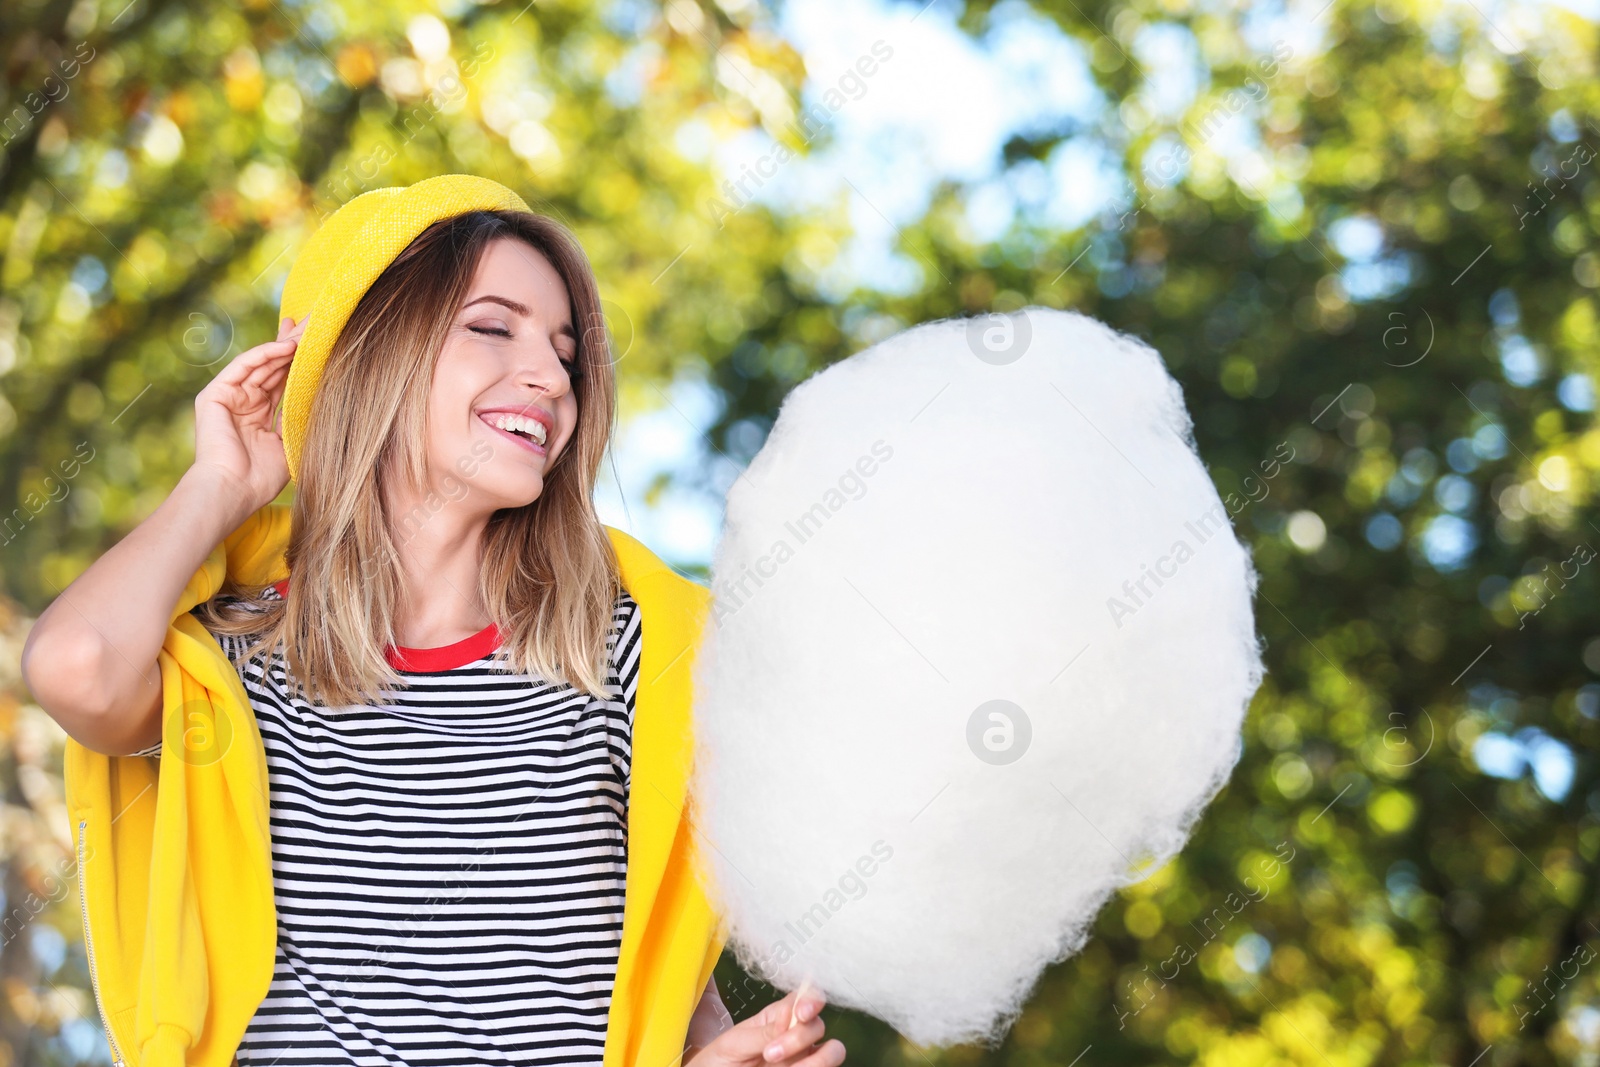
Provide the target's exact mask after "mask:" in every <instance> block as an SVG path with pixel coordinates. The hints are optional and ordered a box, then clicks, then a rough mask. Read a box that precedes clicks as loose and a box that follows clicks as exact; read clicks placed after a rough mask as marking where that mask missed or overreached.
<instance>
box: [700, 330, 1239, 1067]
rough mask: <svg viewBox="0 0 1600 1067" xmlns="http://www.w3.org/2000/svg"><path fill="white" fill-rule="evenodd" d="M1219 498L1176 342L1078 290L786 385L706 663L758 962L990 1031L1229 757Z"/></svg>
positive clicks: (748, 929) (718, 599) (735, 500)
mask: <svg viewBox="0 0 1600 1067" xmlns="http://www.w3.org/2000/svg"><path fill="white" fill-rule="evenodd" d="M1231 519H1232V516H1231V514H1230V512H1229V509H1228V507H1226V506H1225V505H1224V504H1223V502H1222V501H1221V500H1220V499H1219V497H1218V494H1217V492H1216V490H1215V488H1213V486H1212V482H1211V479H1210V477H1209V476H1208V475H1207V473H1206V470H1205V467H1204V466H1203V465H1202V463H1201V461H1200V459H1199V457H1198V455H1197V453H1196V450H1195V446H1194V438H1193V429H1192V423H1191V421H1190V418H1189V415H1188V412H1187V411H1186V409H1185V407H1184V403H1183V396H1182V391H1181V389H1180V388H1179V386H1178V384H1177V383H1176V382H1175V381H1174V380H1173V379H1172V377H1171V376H1170V375H1169V374H1168V373H1167V371H1166V369H1165V367H1164V366H1163V365H1162V362H1161V358H1160V356H1159V355H1158V354H1157V353H1156V352H1155V351H1154V350H1152V349H1151V348H1149V347H1148V346H1146V345H1145V344H1143V343H1142V342H1140V341H1139V340H1137V339H1135V338H1133V337H1129V336H1126V335H1122V334H1119V333H1117V332H1115V331H1113V330H1111V329H1110V328H1108V327H1107V326H1105V325H1103V324H1102V323H1099V322H1097V321H1095V320H1093V319H1090V318H1087V317H1084V316H1082V315H1077V314H1072V313H1069V312H1063V311H1056V310H1051V309H1046V308H1038V307H1029V308H1025V309H1022V310H1020V311H1016V312H1012V313H1010V314H1009V315H1004V316H1002V315H988V316H980V317H977V318H973V319H949V320H941V321H937V322H930V323H926V324H924V325H921V326H917V327H915V328H912V329H910V330H907V331H905V332H903V333H900V334H898V335H896V336H894V337H891V338H889V339H888V340H885V341H882V342H880V343H878V344H876V345H874V346H872V347H871V348H869V349H867V350H865V351H863V352H861V353H858V354H857V355H854V356H852V357H850V358H849V359H846V360H844V361H842V362H840V363H837V364H835V365H833V366H831V367H829V368H827V369H826V370H823V371H821V372H819V373H818V374H816V375H814V376H812V377H811V378H809V379H808V380H806V381H805V382H803V383H801V384H800V385H799V386H797V387H796V388H795V389H794V390H793V391H792V392H791V393H790V394H789V395H788V397H787V398H786V399H785V400H784V403H783V405H782V408H781V410H780V411H779V413H778V418H777V420H776V422H775V424H774V425H773V428H772V431H771V433H770V435H769V436H768V439H767V441H766V443H765V445H764V446H763V447H762V448H761V450H760V452H759V453H758V454H757V456H756V457H755V459H754V460H753V461H752V462H751V464H750V466H749V469H748V470H747V471H746V472H745V473H744V474H743V475H741V476H740V477H739V478H738V479H737V481H736V482H735V483H734V485H733V487H732V488H731V489H730V491H729V493H728V499H727V514H726V519H725V525H724V530H723V533H722V538H721V541H720V542H719V545H718V547H717V550H716V553H715V558H714V561H713V565H712V568H711V587H712V591H713V610H712V616H711V619H710V621H709V623H708V627H707V634H706V639H705V641H704V642H703V644H702V645H701V648H700V651H699V654H698V657H697V660H696V663H695V669H694V678H695V687H696V697H695V746H696V747H695V754H694V755H695V762H694V768H693V773H692V777H691V783H690V788H691V794H692V797H693V802H694V804H695V805H696V810H697V818H698V826H699V830H700V836H699V848H700V850H701V854H702V858H703V866H704V868H705V872H706V874H705V879H706V883H707V889H708V892H709V893H710V895H711V897H712V900H713V901H714V903H715V904H716V906H717V907H719V908H720V909H721V911H722V913H723V914H724V915H725V916H726V918H727V920H728V923H729V929H730V941H729V945H730V947H731V949H732V950H733V951H734V953H735V955H736V956H737V959H738V961H739V963H740V965H741V966H742V967H743V968H744V969H745V970H746V971H747V972H748V973H750V974H753V975H755V976H756V977H759V978H761V979H764V980H766V981H768V982H771V983H772V984H773V985H775V986H777V987H778V988H780V989H784V990H788V989H793V988H795V987H796V986H798V985H799V984H800V983H801V982H802V980H806V979H809V980H810V981H811V982H812V984H813V985H814V986H815V987H817V988H820V989H821V990H823V991H824V992H825V993H826V995H827V999H828V1002H829V1003H830V1004H833V1005H836V1006H844V1007H850V1008H854V1009H857V1010H860V1011H863V1012H868V1013H870V1014H873V1015H876V1016H878V1017H879V1018H881V1019H883V1020H885V1021H886V1022H888V1023H889V1024H891V1025H892V1026H894V1027H895V1028H896V1029H897V1030H899V1031H900V1032H901V1033H902V1034H903V1035H905V1037H907V1038H908V1039H910V1040H911V1041H913V1042H915V1043H917V1044H920V1045H924V1046H943V1045H951V1044H958V1043H969V1042H978V1043H983V1044H989V1045H993V1044H995V1043H997V1042H998V1041H999V1040H1000V1038H1001V1037H1003V1036H1004V1033H1005V1031H1006V1030H1007V1029H1008V1028H1009V1027H1010V1025H1011V1024H1012V1022H1014V1021H1015V1018H1016V1016H1017V1015H1018V1014H1019V1013H1020V1011H1021V1009H1022V1006H1023V1004H1024V1002H1025V1000H1026V998H1027V996H1028V994H1029V992H1030V991H1031V989H1032V988H1033V986H1034V985H1035V983H1036V981H1037V979H1038V978H1039V975H1040V973H1041V972H1042V971H1043V969H1044V968H1045V967H1046V966H1047V965H1049V964H1050V963H1052V962H1055V961H1057V960H1060V959H1062V958H1064V957H1066V956H1068V955H1070V954H1072V953H1073V952H1076V951H1077V950H1078V949H1079V948H1080V947H1082V945H1083V944H1084V942H1085V940H1086V939H1087V937H1088V935H1089V930H1090V926H1091V923H1092V922H1093V919H1094V917H1095V914H1096V913H1097V912H1098V911H1099V909H1100V908H1101V906H1102V905H1103V904H1104V903H1105V901H1106V900H1107V898H1108V897H1109V896H1110V895H1111V893H1112V892H1114V891H1115V890H1116V889H1117V888H1119V887H1120V886H1123V885H1126V884H1129V883H1130V882H1133V881H1137V880H1139V879H1141V878H1143V877H1147V876H1148V875H1149V874H1150V873H1152V872H1153V871H1154V870H1155V869H1157V867H1159V865H1160V864H1161V863H1162V862H1164V861H1165V860H1166V859H1168V858H1170V857H1171V856H1172V855H1174V854H1175V853H1176V852H1177V851H1178V850H1179V849H1181V848H1182V846H1183V844H1184V841H1185V840H1186V839H1187V837H1188V835H1189V832H1190V830H1191V828H1192V826H1193V824H1194V822H1195V820H1196V819H1197V818H1198V816H1199V815H1200V814H1201V812H1202V810H1203V809H1204V807H1205V805H1206V804H1207V803H1208V802H1209V801H1210V800H1211V798H1212V797H1213V796H1214V795H1215V794H1216V792H1217V791H1218V790H1219V789H1220V788H1221V787H1222V785H1223V784H1224V783H1225V782H1226V781H1227V778H1228V776H1229V774H1230V772H1231V771H1232V768H1233V767H1234V765H1235V763H1236V762H1237V760H1238V757H1239V751H1240V726H1241V720H1242V718H1243V715H1244V712H1245V708H1246V705H1247V704H1248V702H1249V700H1250V698H1251V696H1252V694H1253V693H1254V692H1255V690H1256V688H1257V687H1258V686H1259V684H1260V682H1261V677H1262V665H1261V658H1260V646H1259V642H1258V640H1257V637H1256V633H1255V622H1254V616H1253V611H1252V603H1251V602H1252V595H1253V593H1254V591H1255V587H1256V581H1257V576H1256V573H1255V570H1254V568H1253V567H1252V565H1251V561H1250V558H1249V554H1248V551H1247V549H1246V548H1245V547H1244V546H1243V545H1242V544H1241V543H1240V541H1239V540H1238V538H1237V536H1236V535H1235V533H1234V529H1233V525H1232V521H1231Z"/></svg>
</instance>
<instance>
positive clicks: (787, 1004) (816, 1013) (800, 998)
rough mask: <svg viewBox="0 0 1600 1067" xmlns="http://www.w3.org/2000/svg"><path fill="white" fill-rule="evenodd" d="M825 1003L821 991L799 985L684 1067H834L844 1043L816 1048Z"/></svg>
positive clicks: (727, 1032)
mask: <svg viewBox="0 0 1600 1067" xmlns="http://www.w3.org/2000/svg"><path fill="white" fill-rule="evenodd" d="M825 1003H826V1000H825V999H824V997H823V995H822V994H821V993H819V992H817V991H816V990H815V989H813V988H810V987H809V986H807V985H802V986H801V987H800V988H799V989H796V990H794V991H793V992H791V993H790V994H789V995H788V996H786V997H784V998H783V999H782V1000H775V1001H773V1002H772V1003H771V1004H768V1005H767V1006H766V1007H765V1008H762V1009H761V1010H760V1011H759V1012H757V1013H756V1014H754V1015H752V1016H750V1018H748V1019H746V1020H745V1021H744V1022H742V1023H737V1024H735V1025H734V1026H733V1027H732V1028H731V1029H728V1030H724V1031H723V1032H722V1033H721V1034H718V1035H717V1037H716V1038H715V1039H714V1040H713V1041H712V1042H711V1043H710V1044H709V1045H707V1046H706V1047H705V1048H703V1049H701V1050H700V1051H699V1052H698V1053H696V1054H695V1055H694V1056H692V1057H691V1058H690V1059H688V1060H687V1061H685V1067H838V1065H839V1064H841V1063H843V1062H844V1042H842V1041H840V1040H839V1039H838V1038H833V1039H831V1040H829V1041H828V1042H827V1043H826V1044H821V1045H819V1044H818V1042H820V1041H822V1033H823V1029H824V1026H823V1022H822V1008H823V1005H824V1004H825ZM791 1019H792V1020H793V1022H794V1025H793V1026H790V1021H791Z"/></svg>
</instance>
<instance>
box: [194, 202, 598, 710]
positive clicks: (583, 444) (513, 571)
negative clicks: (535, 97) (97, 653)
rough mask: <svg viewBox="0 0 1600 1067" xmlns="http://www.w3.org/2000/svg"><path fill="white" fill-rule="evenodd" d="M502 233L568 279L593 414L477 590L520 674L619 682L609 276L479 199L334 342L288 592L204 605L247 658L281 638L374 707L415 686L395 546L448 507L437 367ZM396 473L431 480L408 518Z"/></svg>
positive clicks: (316, 698) (581, 396)
mask: <svg viewBox="0 0 1600 1067" xmlns="http://www.w3.org/2000/svg"><path fill="white" fill-rule="evenodd" d="M501 238H510V239H513V240H519V241H522V242H524V243H526V244H528V245H530V246H531V247H533V248H534V249H536V250H537V251H539V252H540V253H542V254H543V255H544V256H545V258H547V259H548V260H549V261H550V264H551V266H553V267H554V268H555V270H556V272H557V273H558V274H559V275H560V276H561V278H562V280H563V281H564V282H565V283H566V286H567V292H568V294H569V296H570V298H571V315H572V321H573V325H574V327H575V329H576V331H577V333H578V335H579V336H578V351H577V357H576V360H577V369H576V371H575V372H574V373H573V380H572V389H573V392H574V393H575V395H576V399H577V403H578V416H577V426H576V428H575V429H574V432H573V435H572V437H571V439H570V440H569V441H568V442H567V445H566V447H565V449H563V450H562V452H561V453H560V454H559V455H558V456H557V457H556V459H555V460H554V462H553V463H551V465H550V466H549V468H548V469H547V470H546V472H545V476H544V489H543V491H542V492H541V494H540V496H539V499H538V500H536V501H534V502H533V503H531V504H529V505H527V506H526V507H519V508H506V509H502V510H500V511H497V512H495V513H494V514H493V515H492V516H491V517H490V519H489V523H488V526H487V527H486V529H485V530H484V533H483V545H482V560H483V565H482V567H481V568H480V570H479V581H478V590H479V594H480V596H481V597H482V599H483V603H484V604H485V605H486V606H487V609H488V612H489V615H490V618H491V619H492V620H493V622H494V623H495V625H496V626H498V627H499V630H500V634H501V639H502V640H501V647H500V650H499V651H498V652H497V653H496V654H495V658H496V659H497V661H499V662H501V663H502V664H504V666H505V668H506V669H507V670H510V671H514V672H517V673H527V674H536V675H539V676H541V677H543V678H545V679H546V680H549V681H565V682H568V683H569V684H571V685H573V686H574V687H576V688H578V689H581V690H583V691H585V692H587V693H589V694H591V695H594V696H603V695H604V685H605V680H606V670H605V653H606V641H607V637H608V635H609V632H610V629H611V626H612V613H613V609H614V605H615V601H616V597H617V595H618V593H619V592H620V591H621V589H622V585H621V578H620V573H619V569H618V564H617V559H616V555H615V552H614V551H613V549H612V547H611V542H610V539H609V538H608V537H607V536H606V533H605V529H604V527H603V526H602V525H601V523H600V520H599V517H598V516H597V515H596V513H595V510H594V501H593V495H594V484H595V477H596V475H597V473H598V471H599V469H600V462H601V459H602V457H603V455H604V453H605V449H606V444H607V442H608V441H609V440H610V437H611V433H612V430H613V423H614V420H615V412H616V383H615V380H614V378H613V372H612V357H611V346H610V339H609V336H608V334H607V332H606V327H605V319H604V317H603V314H602V312H601V309H600V294H599V287H598V286H597V285H596V283H595V279H594V274H593V271H592V269H591V268H590V266H589V262H588V258H587V257H586V256H585V255H584V253H583V250H582V248H581V247H580V246H579V244H578V242H577V240H576V238H575V237H573V236H572V234H571V233H570V231H568V230H567V229H566V227H564V226H563V225H562V224H561V223H560V222H558V221H556V220H554V219H551V218H548V217H546V216H543V215H538V214H533V213H527V212H520V211H473V212H468V213H466V214H462V215H457V216H454V217H452V218H448V219H442V220H440V221H439V222H436V223H434V224H433V225H432V226H430V227H428V229H426V230H424V231H423V232H422V233H421V234H419V235H418V236H417V238H416V239H415V240H414V241H412V242H411V244H410V245H408V246H407V247H406V248H405V250H404V251H402V252H401V253H400V255H399V256H398V257H396V258H395V260H394V262H393V263H392V264H390V265H389V267H388V268H387V269H386V270H385V271H384V272H383V274H381V275H380V276H379V277H378V279H377V281H375V282H374V283H373V285H372V287H371V288H370V289H368V290H367V292H366V293H365V295H363V296H362V298H361V301H360V303H359V304H358V305H357V306H356V309H355V311H354V312H353V313H352V314H351V316H350V320H349V322H348V323H347V324H346V326H345V328H344V330H343V331H342V332H341V333H340V335H339V338H338V340H337V341H336V342H335V343H334V346H333V349H332V352H331V353H330V354H329V357H328V364H327V368H326V370H325V371H324V372H323V376H322V380H321V383H320V384H319V385H318V387H317V395H316V398H315V399H314V401H313V402H312V408H311V416H310V421H309V424H308V427H307V433H306V441H305V448H304V450H303V451H302V453H301V456H302V458H301V461H300V474H299V484H298V490H297V492H296V494H295V498H294V504H293V507H292V509H291V517H290V534H289V545H288V549H287V551H286V554H285V556H286V561H287V563H288V565H289V570H290V573H291V575H292V576H293V577H292V580H291V581H290V583H289V592H288V596H287V598H286V599H284V600H282V601H274V600H265V599H262V598H261V593H262V592H263V588H264V587H262V588H245V587H242V586H238V585H234V584H232V583H229V585H226V586H225V587H224V588H223V589H222V590H221V591H220V595H221V596H226V597H230V598H240V599H234V600H231V601H229V600H220V601H219V600H213V601H210V602H208V603H206V604H204V605H202V606H201V607H200V608H198V609H196V612H195V614H196V616H197V617H198V618H199V620H200V621H201V623H202V624H204V625H205V626H206V627H207V628H208V629H210V630H212V631H213V632H216V633H225V634H238V635H248V636H250V637H252V638H254V640H253V641H252V642H251V643H250V644H249V647H248V648H246V649H244V651H243V653H242V655H243V656H245V657H248V656H250V655H252V654H253V653H254V652H255V651H256V650H257V649H259V648H263V647H265V648H272V649H275V650H277V649H281V650H283V651H284V653H285V654H286V657H287V662H288V672H287V673H288V675H289V677H290V681H291V684H292V685H293V686H295V687H296V688H297V689H298V690H299V691H300V692H301V693H302V694H303V695H304V696H305V698H306V699H307V700H310V701H312V702H314V703H321V704H326V705H330V706H338V705H353V704H367V703H372V702H375V701H376V700H377V699H378V690H379V689H380V687H388V688H402V687H403V686H404V684H405V682H404V679H402V677H401V676H400V675H399V674H398V672H396V671H395V670H394V669H393V668H392V667H391V666H390V665H389V663H388V661H387V660H386V658H385V656H384V649H385V647H386V646H389V645H394V644H396V643H397V642H396V641H395V635H394V617H395V613H396V608H397V607H398V606H399V604H400V602H401V599H402V596H403V594H404V590H403V587H402V584H401V572H400V569H399V566H398V564H399V555H398V552H397V542H403V541H404V540H405V539H406V538H407V537H409V536H410V535H411V531H412V530H414V527H413V526H411V524H412V523H419V524H420V523H422V522H426V521H427V518H428V514H431V513H432V511H436V510H437V508H438V507H442V506H443V503H442V502H440V503H438V504H437V506H434V502H435V501H436V500H439V497H438V494H437V493H433V492H428V491H427V484H426V480H425V479H426V476H427V474H428V469H427V456H426V441H427V425H428V395H429V390H430V388H431V385H432V382H433V371H434V367H435V365H436V363H437V362H438V358H439V353H440V351H441V349H442V347H443V345H444V341H445V338H446V336H447V334H448V331H449V328H450V324H451V322H452V320H453V319H454V317H455V315H456V313H457V311H458V310H459V309H460V307H461V304H462V303H463V302H464V301H465V300H466V297H467V295H468V293H469V291H470V289H471V286H472V279H473V276H474V274H475V272H476V270H477V267H478V262H479V260H480V259H481V257H482V256H483V253H484V252H485V251H486V250H487V248H488V246H489V244H490V243H491V242H492V241H495V240H497V239H501ZM484 458H487V457H484ZM463 462H465V457H463ZM435 473H437V472H435ZM468 473H470V472H468ZM454 477H455V476H454V473H453V472H452V473H451V474H449V475H447V478H446V480H448V479H454ZM384 478H400V479H402V480H403V481H404V483H408V484H410V485H412V486H413V487H415V489H416V491H417V492H418V493H419V494H420V493H424V492H428V495H427V502H426V503H425V505H424V506H423V508H418V509H413V512H412V513H411V514H409V515H402V516H391V515H387V514H385V506H384V501H383V498H382V494H381V493H380V480H381V479H384ZM463 488H464V487H463ZM452 491H453V490H452ZM418 510H425V511H426V512H427V514H422V515H418V514H417V511H418ZM241 601H248V602H249V603H245V602H241Z"/></svg>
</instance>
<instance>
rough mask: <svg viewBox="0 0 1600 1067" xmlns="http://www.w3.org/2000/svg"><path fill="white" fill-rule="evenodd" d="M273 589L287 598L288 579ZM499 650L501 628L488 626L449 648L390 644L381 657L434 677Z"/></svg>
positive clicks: (408, 670)
mask: <svg viewBox="0 0 1600 1067" xmlns="http://www.w3.org/2000/svg"><path fill="white" fill-rule="evenodd" d="M273 588H274V589H276V590H277V591H278V595H279V596H281V597H285V598H287V597H288V595H289V579H287V578H285V579H283V581H281V582H275V583H274V584H273ZM499 647H500V628H499V627H498V626H496V625H495V624H494V623H492V622H491V623H490V624H489V625H488V626H485V627H484V628H483V629H481V630H479V631H478V632H477V633H475V634H473V635H472V636H471V637H464V638H462V639H461V640H459V641H457V642H456V643H455V644H452V645H440V646H438V647H437V648H407V647H405V646H404V645H390V646H389V647H388V648H386V649H384V650H383V654H384V658H385V659H387V660H388V661H389V666H391V667H393V668H394V669H395V670H397V671H407V672H409V673H412V674H436V673H438V672H440V671H450V670H455V669H456V668H457V667H465V666H466V665H467V664H469V663H474V662H476V661H478V660H480V659H483V657H485V656H487V655H489V653H491V652H493V651H494V650H495V649H497V648H499Z"/></svg>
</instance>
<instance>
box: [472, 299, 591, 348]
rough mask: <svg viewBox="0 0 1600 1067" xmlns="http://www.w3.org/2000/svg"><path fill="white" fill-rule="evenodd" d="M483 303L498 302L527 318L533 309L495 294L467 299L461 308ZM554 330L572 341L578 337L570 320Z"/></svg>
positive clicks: (531, 314)
mask: <svg viewBox="0 0 1600 1067" xmlns="http://www.w3.org/2000/svg"><path fill="white" fill-rule="evenodd" d="M483 303H489V304H500V305H501V306H503V307H507V308H510V309H511V310H512V311H515V312H516V313H517V314H518V315H521V316H522V317H523V318H529V319H531V318H533V310H532V309H531V308H529V307H528V305H526V304H519V303H517V302H516V301H515V300H512V299H510V298H508V297H504V296H495V295H493V294H490V295H488V296H480V297H478V298H477V299H476V300H468V301H467V302H466V303H465V304H462V305H461V310H462V311H465V310H467V308H469V307H471V306H472V305H473V304H483ZM556 332H557V333H561V334H564V335H566V336H567V337H570V338H572V339H573V340H574V341H576V340H577V339H578V334H577V331H575V330H574V329H573V328H572V324H571V323H570V322H563V323H562V324H561V327H560V329H558V330H557V331H556Z"/></svg>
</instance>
